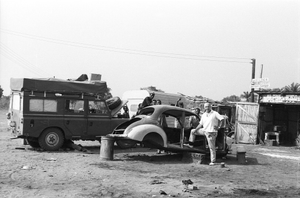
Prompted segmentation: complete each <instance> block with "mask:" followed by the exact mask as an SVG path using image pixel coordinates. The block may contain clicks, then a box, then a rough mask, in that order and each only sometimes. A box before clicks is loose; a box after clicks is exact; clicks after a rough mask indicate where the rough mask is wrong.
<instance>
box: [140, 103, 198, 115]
mask: <svg viewBox="0 0 300 198" xmlns="http://www.w3.org/2000/svg"><path fill="white" fill-rule="evenodd" d="M166 111H168V115H171V116H174V117H180V116H181V115H182V112H185V116H197V115H196V114H195V113H194V112H192V111H190V110H189V109H184V108H181V107H176V106H171V105H151V106H148V107H145V108H143V109H142V110H141V113H147V112H153V115H156V114H157V115H160V114H162V113H164V112H166ZM197 117H198V116H197Z"/></svg>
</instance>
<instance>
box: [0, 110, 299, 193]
mask: <svg viewBox="0 0 300 198" xmlns="http://www.w3.org/2000/svg"><path fill="white" fill-rule="evenodd" d="M0 113H1V114H0V164H1V165H0V197H3V198H17V197H20V198H23V197H31V198H35V197H36V198H37V197H38V198H60V197H63V198H89V197H115V198H117V197H118V198H121V197H137V198H141V197H300V149H299V148H297V147H282V146H262V145H243V146H244V147H245V149H246V160H247V162H246V163H245V164H241V163H239V162H238V161H237V156H236V147H237V146H238V145H233V147H232V152H231V154H229V155H228V156H227V158H226V159H218V164H216V165H215V166H208V165H207V164H208V161H207V162H206V163H205V164H199V163H197V160H194V161H193V162H191V161H188V160H187V161H186V160H183V158H182V155H180V154H156V150H153V149H152V150H150V149H145V148H139V147H138V148H135V149H130V150H121V149H119V148H117V147H115V149H114V156H113V160H109V161H105V160H101V159H100V144H99V142H91V141H86V142H84V141H78V142H75V143H76V144H81V145H82V146H84V148H86V149H88V150H89V151H91V153H87V152H81V151H77V150H69V151H66V150H64V151H58V152H46V151H36V150H33V149H31V147H30V146H28V145H26V146H25V145H23V144H22V143H23V141H22V140H19V139H17V140H12V139H10V137H11V136H10V131H8V130H7V120H6V116H5V113H6V111H3V110H2V111H0ZM221 162H224V163H225V167H224V168H222V167H221V166H220V163H221ZM184 180H186V181H192V182H193V184H192V185H189V186H187V185H184V184H183V181H184Z"/></svg>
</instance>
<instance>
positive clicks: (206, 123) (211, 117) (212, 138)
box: [189, 102, 224, 166]
mask: <svg viewBox="0 0 300 198" xmlns="http://www.w3.org/2000/svg"><path fill="white" fill-rule="evenodd" d="M204 110H205V112H204V114H203V115H202V116H201V120H200V123H199V125H198V126H197V127H196V129H193V130H192V131H191V134H190V138H189V141H190V144H193V142H194V141H195V136H196V135H201V132H202V133H203V131H204V134H205V136H206V139H207V142H208V147H209V150H210V163H209V165H210V166H213V165H215V164H214V163H215V162H216V138H217V135H218V130H219V129H220V128H221V126H222V123H223V120H224V117H223V116H221V115H220V114H219V113H218V112H216V111H214V110H212V106H211V104H210V103H208V102H206V103H205V104H204ZM200 129H201V130H200Z"/></svg>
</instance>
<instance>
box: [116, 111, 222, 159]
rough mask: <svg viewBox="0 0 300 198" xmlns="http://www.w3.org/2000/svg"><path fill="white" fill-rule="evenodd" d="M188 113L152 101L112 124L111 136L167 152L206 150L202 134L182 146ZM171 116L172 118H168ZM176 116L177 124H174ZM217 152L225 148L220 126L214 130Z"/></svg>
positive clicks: (201, 151) (131, 144) (186, 129)
mask: <svg viewBox="0 0 300 198" xmlns="http://www.w3.org/2000/svg"><path fill="white" fill-rule="evenodd" d="M190 116H197V117H198V115H196V114H195V113H193V112H192V111H190V110H188V109H184V108H180V107H176V106H170V105H154V106H149V107H146V108H144V109H142V110H141V112H140V114H139V115H137V116H135V117H134V118H132V119H131V120H129V121H127V122H124V123H122V124H121V125H119V126H118V127H116V128H115V130H114V132H113V134H112V135H111V136H113V137H115V138H116V139H117V140H118V141H119V142H121V141H124V146H125V145H126V144H125V143H127V148H129V147H131V146H133V145H134V144H135V143H137V142H138V143H141V144H142V145H144V147H149V148H157V149H160V150H166V151H170V152H198V153H205V154H209V149H208V146H207V141H206V137H205V136H197V137H196V141H195V144H194V148H190V147H186V146H184V143H185V141H186V140H188V138H189V136H190V132H191V128H189V127H188V125H186V124H185V123H186V120H188V119H189V117H190ZM170 120H173V122H170ZM174 120H177V123H179V125H177V126H176V125H175V124H174V123H176V122H174ZM216 146H217V155H219V156H225V155H226V154H227V152H228V146H227V144H226V136H225V135H224V130H222V129H221V130H219V131H218V137H217V141H216Z"/></svg>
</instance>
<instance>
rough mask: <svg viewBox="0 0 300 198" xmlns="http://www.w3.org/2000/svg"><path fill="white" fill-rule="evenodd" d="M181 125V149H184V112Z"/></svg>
mask: <svg viewBox="0 0 300 198" xmlns="http://www.w3.org/2000/svg"><path fill="white" fill-rule="evenodd" d="M180 120H181V123H182V126H181V133H180V148H183V143H184V124H185V112H182V115H181V118H180Z"/></svg>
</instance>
